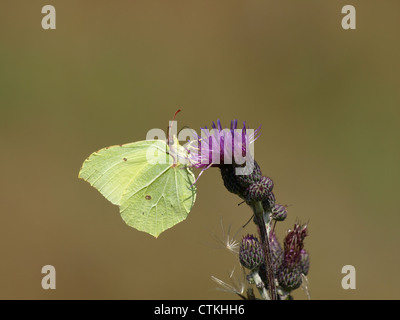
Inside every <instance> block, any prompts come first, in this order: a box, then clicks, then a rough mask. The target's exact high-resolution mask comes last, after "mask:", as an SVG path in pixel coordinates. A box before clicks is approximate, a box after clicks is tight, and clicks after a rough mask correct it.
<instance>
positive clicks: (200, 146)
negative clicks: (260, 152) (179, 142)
mask: <svg viewBox="0 0 400 320" xmlns="http://www.w3.org/2000/svg"><path fill="white" fill-rule="evenodd" d="M259 132H260V128H258V129H256V130H251V129H249V128H246V124H245V122H243V128H242V129H238V121H237V120H233V121H231V126H230V128H222V125H221V122H220V121H219V120H217V124H215V123H214V122H213V123H212V128H211V129H208V128H207V127H204V128H201V134H200V136H199V135H196V136H195V137H194V138H195V139H194V140H192V141H191V143H190V145H189V151H190V152H189V162H190V164H191V166H193V167H195V168H202V169H207V168H209V167H211V166H213V167H215V166H216V167H220V166H221V165H224V164H242V163H238V161H239V162H240V160H243V157H247V156H248V155H249V151H250V149H249V147H250V145H251V144H252V143H253V142H254V141H255V140H256V139H257V138H258V136H259Z"/></svg>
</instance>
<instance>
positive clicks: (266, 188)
mask: <svg viewBox="0 0 400 320" xmlns="http://www.w3.org/2000/svg"><path fill="white" fill-rule="evenodd" d="M271 193H272V192H271V188H270V183H269V180H268V179H267V178H266V177H262V179H260V180H259V181H255V182H254V183H252V184H251V185H250V186H249V187H248V188H247V189H246V192H245V197H246V201H247V202H248V203H252V202H256V201H268V199H270V198H271V197H272V196H271Z"/></svg>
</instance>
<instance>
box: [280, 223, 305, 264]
mask: <svg viewBox="0 0 400 320" xmlns="http://www.w3.org/2000/svg"><path fill="white" fill-rule="evenodd" d="M306 236H307V225H299V224H297V223H296V224H295V225H294V228H293V230H289V231H288V233H287V235H286V237H285V240H284V263H285V265H286V266H288V267H296V266H298V265H299V263H300V259H301V251H302V250H303V248H304V238H305V237H306Z"/></svg>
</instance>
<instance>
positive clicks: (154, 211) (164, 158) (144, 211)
mask: <svg viewBox="0 0 400 320" xmlns="http://www.w3.org/2000/svg"><path fill="white" fill-rule="evenodd" d="M172 164H173V158H172V157H171V156H170V155H169V153H168V146H167V144H166V143H165V142H164V141H162V140H146V141H138V142H134V143H128V144H124V145H117V146H112V147H107V148H104V149H101V150H99V151H97V152H94V153H93V154H91V155H90V156H89V158H87V159H86V160H85V162H84V163H83V165H82V168H81V170H80V172H79V178H82V179H83V180H85V181H87V182H89V183H90V185H92V186H93V187H94V188H96V189H97V190H98V191H99V192H100V193H101V194H102V195H103V196H104V197H105V198H106V199H108V200H109V201H110V202H111V203H113V204H116V205H118V206H120V211H121V215H122V218H123V219H124V221H125V222H126V223H127V224H128V225H130V226H132V227H134V228H136V229H138V230H141V231H145V232H147V233H150V234H151V235H153V236H155V237H157V236H158V235H159V234H160V233H161V232H162V231H164V230H166V229H168V228H170V227H172V226H173V225H175V224H176V223H178V222H180V221H182V220H184V219H185V218H186V217H187V215H188V213H189V212H190V210H191V208H192V206H193V204H194V200H195V196H196V193H195V189H194V186H193V182H194V175H193V173H192V172H191V170H190V169H189V168H186V167H185V166H183V165H180V164H177V165H172Z"/></svg>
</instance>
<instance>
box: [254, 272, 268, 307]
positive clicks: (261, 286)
mask: <svg viewBox="0 0 400 320" xmlns="http://www.w3.org/2000/svg"><path fill="white" fill-rule="evenodd" d="M258 272H259V270H258V269H257V270H254V271H253V272H252V273H251V274H250V276H251V277H252V278H253V281H254V284H255V285H256V287H257V289H258V292H259V293H260V295H261V298H262V299H263V300H271V299H270V297H269V294H268V291H267V289H265V284H264V282H263V281H262V279H261V277H260V275H259V274H258Z"/></svg>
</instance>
